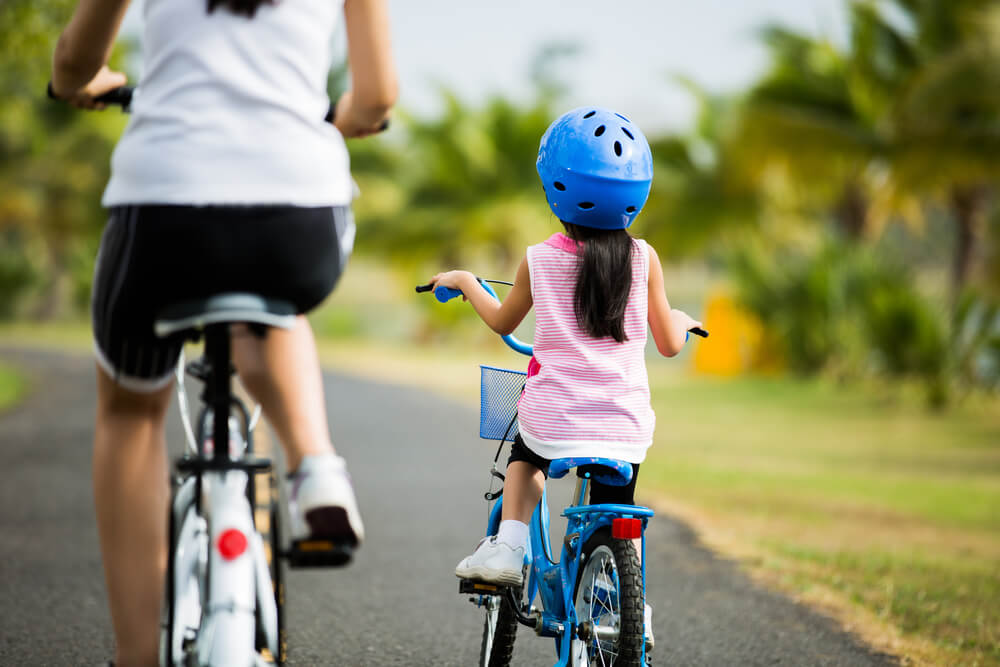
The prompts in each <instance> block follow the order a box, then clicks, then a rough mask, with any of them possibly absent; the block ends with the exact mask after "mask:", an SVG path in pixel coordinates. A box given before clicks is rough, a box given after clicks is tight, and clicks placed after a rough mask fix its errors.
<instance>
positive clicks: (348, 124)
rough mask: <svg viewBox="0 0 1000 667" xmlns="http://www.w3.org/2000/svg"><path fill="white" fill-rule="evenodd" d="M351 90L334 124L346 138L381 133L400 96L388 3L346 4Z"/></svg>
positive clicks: (368, 0) (363, 1)
mask: <svg viewBox="0 0 1000 667" xmlns="http://www.w3.org/2000/svg"><path fill="white" fill-rule="evenodd" d="M344 20H345V22H346V25H347V58H348V65H349V67H350V69H351V89H350V90H348V91H347V92H346V93H344V94H343V95H342V96H341V97H340V99H339V100H337V115H336V117H335V118H334V120H333V124H334V125H336V126H337V129H338V130H340V133H341V134H343V135H344V136H345V137H363V136H365V135H368V134H373V133H375V132H378V131H379V130H380V129H381V128H382V123H383V122H384V121H385V120H386V118H388V116H389V109H391V108H392V105H393V104H395V103H396V97H397V95H398V94H399V91H398V87H397V83H396V68H395V65H394V64H393V61H392V48H391V45H390V42H389V11H388V8H387V7H386V0H346V2H345V3H344Z"/></svg>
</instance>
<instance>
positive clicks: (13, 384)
mask: <svg viewBox="0 0 1000 667" xmlns="http://www.w3.org/2000/svg"><path fill="white" fill-rule="evenodd" d="M25 387H26V385H25V382H24V378H22V377H21V375H20V374H19V373H17V371H15V370H14V369H13V368H10V367H9V366H7V365H5V364H2V363H0V411H2V410H5V409H7V408H9V407H10V406H12V405H14V404H15V403H17V401H18V400H19V399H20V398H21V396H22V395H23V394H24V391H25Z"/></svg>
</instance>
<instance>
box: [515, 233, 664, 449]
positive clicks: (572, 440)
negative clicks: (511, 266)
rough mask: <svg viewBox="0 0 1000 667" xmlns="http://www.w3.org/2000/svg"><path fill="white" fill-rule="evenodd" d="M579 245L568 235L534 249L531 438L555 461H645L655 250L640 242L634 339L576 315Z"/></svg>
mask: <svg viewBox="0 0 1000 667" xmlns="http://www.w3.org/2000/svg"><path fill="white" fill-rule="evenodd" d="M577 264H578V258H577V256H576V244H575V242H574V241H572V240H571V239H570V238H569V237H568V236H566V235H564V234H554V235H553V236H552V237H551V238H549V239H548V240H547V241H545V242H544V243H539V244H537V245H533V246H531V247H529V248H528V269H529V271H530V275H531V297H532V300H533V302H534V309H535V358H536V359H537V360H538V362H539V364H540V365H541V369H540V370H539V372H538V373H537V374H536V375H534V376H532V377H530V378H528V381H527V384H526V385H525V388H524V394H523V395H522V396H521V402H520V404H519V405H518V422H519V426H520V432H521V437H522V438H523V439H524V444H525V445H527V446H528V448H529V449H531V451H533V452H535V453H536V454H538V455H539V456H542V457H544V458H548V459H554V458H565V457H570V456H603V457H607V458H614V459H621V460H624V461H629V462H630V463H641V462H642V461H643V459H645V458H646V449H648V448H649V445H650V443H651V442H652V440H653V428H654V426H655V422H656V417H655V415H654V414H653V409H652V407H650V404H649V379H648V377H647V375H646V361H645V358H644V356H643V354H644V350H645V347H646V326H647V315H646V308H647V287H648V282H649V252H648V250H647V249H646V244H645V243H644V242H643V241H640V240H634V241H633V251H632V291H631V293H630V295H629V301H628V306H627V307H626V309H625V335H626V337H627V340H626V341H625V342H623V343H618V342H616V341H615V340H614V339H613V338H611V337H605V338H593V337H592V336H590V335H589V334H587V333H585V332H584V331H583V330H582V329H580V326H579V325H578V324H577V321H576V314H575V312H574V309H573V290H574V287H575V283H576V272H577Z"/></svg>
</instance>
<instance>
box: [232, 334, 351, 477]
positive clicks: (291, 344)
mask: <svg viewBox="0 0 1000 667" xmlns="http://www.w3.org/2000/svg"><path fill="white" fill-rule="evenodd" d="M233 361H234V363H235V364H236V368H237V370H238V371H239V374H240V379H241V380H242V381H243V385H244V386H245V387H246V388H247V391H249V392H250V394H251V395H252V396H253V397H254V399H255V400H256V401H258V402H259V403H260V404H261V408H262V409H263V411H264V414H265V415H266V416H267V418H268V421H270V423H271V426H272V427H273V428H274V430H275V432H276V433H277V435H278V439H279V440H280V441H281V444H282V446H283V447H284V449H285V456H286V461H287V465H288V470H289V471H294V470H296V469H297V468H298V467H299V463H300V462H301V460H302V457H303V456H308V455H313V454H326V453H332V452H333V444H332V443H331V441H330V427H329V423H328V422H327V417H326V401H325V398H324V395H323V378H322V375H321V373H320V366H319V356H318V354H317V352H316V341H315V339H314V338H313V333H312V328H311V327H310V326H309V321H308V320H306V318H305V317H303V316H299V317H298V318H296V320H295V327H294V328H292V329H288V330H286V329H276V328H272V329H269V330H268V331H267V335H266V336H265V337H263V338H261V337H258V336H255V335H253V334H252V333H251V332H250V331H249V330H247V329H246V328H244V327H240V328H237V329H235V330H234V335H233Z"/></svg>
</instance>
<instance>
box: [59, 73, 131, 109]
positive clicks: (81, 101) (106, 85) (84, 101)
mask: <svg viewBox="0 0 1000 667" xmlns="http://www.w3.org/2000/svg"><path fill="white" fill-rule="evenodd" d="M127 81H128V79H127V78H126V76H125V75H124V74H123V73H121V72H116V71H115V70H113V69H111V68H109V67H108V66H107V65H103V66H101V69H99V70H98V71H97V74H95V75H94V78H93V79H91V80H90V82H89V83H87V84H86V85H85V86H84V87H83V88H80V89H79V90H76V91H65V90H61V89H60V88H59V87H58V85H59V84H58V83H57V80H55V79H54V80H53V82H52V84H50V91H51V93H52V95H53V96H54V97H55V98H56V99H58V100H63V101H65V102H68V103H69V104H71V105H73V106H75V107H77V108H78V109H103V108H105V107H106V106H107V105H106V104H105V103H103V102H98V101H97V99H96V98H98V97H100V96H101V95H104V94H105V93H108V92H110V91H112V90H115V89H116V88H121V87H122V86H124V85H125V84H126V82H127Z"/></svg>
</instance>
